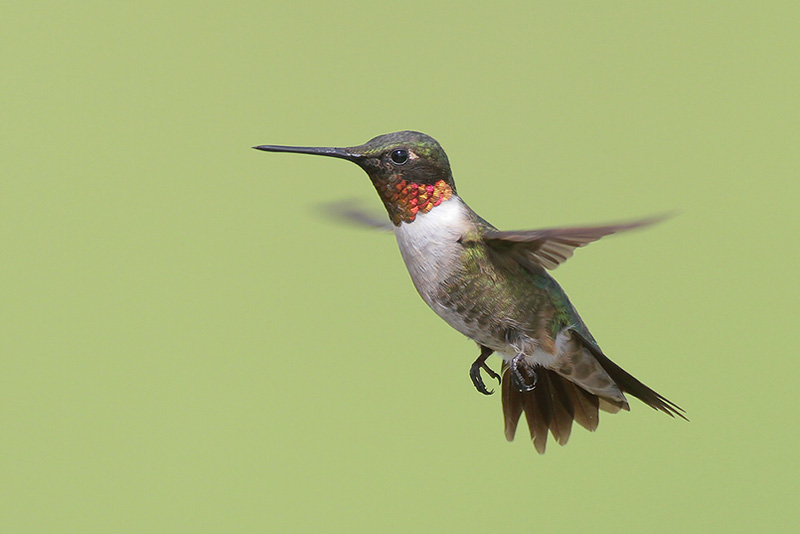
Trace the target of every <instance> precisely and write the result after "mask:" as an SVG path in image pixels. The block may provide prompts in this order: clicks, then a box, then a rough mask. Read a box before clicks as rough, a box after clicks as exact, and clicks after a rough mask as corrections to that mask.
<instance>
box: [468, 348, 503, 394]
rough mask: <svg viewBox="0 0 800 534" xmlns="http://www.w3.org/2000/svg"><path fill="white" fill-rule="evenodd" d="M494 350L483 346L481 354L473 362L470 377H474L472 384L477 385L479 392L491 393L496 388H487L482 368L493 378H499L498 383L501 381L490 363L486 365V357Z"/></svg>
mask: <svg viewBox="0 0 800 534" xmlns="http://www.w3.org/2000/svg"><path fill="white" fill-rule="evenodd" d="M493 352H494V351H493V350H492V349H489V348H487V347H483V346H482V347H481V355H480V356H478V359H477V360H475V361H474V362H473V363H472V367H470V369H469V377H470V378H471V379H472V384H473V385H474V386H475V389H477V390H478V391H479V392H481V393H483V394H484V395H491V394H492V393H494V390H491V391H489V390H488V389H486V385H485V384H484V383H483V378H482V377H481V369H483V370H484V371H486V374H488V375H489V376H491V377H492V378H495V379H497V383H498V384H499V383H500V375H499V374H497V373H495V372H494V371H493V370H492V369H491V368H490V367H489V366H488V365H486V358H488V357H489V356H491V355H492V353H493Z"/></svg>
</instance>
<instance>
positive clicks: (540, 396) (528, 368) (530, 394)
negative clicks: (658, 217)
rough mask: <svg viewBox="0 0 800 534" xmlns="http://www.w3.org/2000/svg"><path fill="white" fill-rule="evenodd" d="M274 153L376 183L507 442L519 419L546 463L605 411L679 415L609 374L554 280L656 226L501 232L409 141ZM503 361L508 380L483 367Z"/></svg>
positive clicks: (432, 149) (422, 284)
mask: <svg viewBox="0 0 800 534" xmlns="http://www.w3.org/2000/svg"><path fill="white" fill-rule="evenodd" d="M254 148H257V149H258V150H266V151H268V152H296V153H301V154H317V155H322V156H332V157H335V158H341V159H346V160H349V161H352V162H354V163H355V164H357V165H358V166H359V167H361V168H362V169H364V170H365V171H366V172H367V174H368V175H369V178H370V180H372V184H373V185H374V186H375V189H377V191H378V195H380V197H381V200H382V201H383V204H384V206H386V210H387V211H388V212H389V219H390V220H391V223H392V224H393V226H394V233H395V236H396V237H397V244H398V245H399V246H400V253H401V254H402V256H403V260H404V261H405V263H406V267H407V268H408V272H409V273H410V274H411V279H412V280H413V282H414V286H415V287H416V288H417V291H418V292H419V294H420V295H421V296H422V299H423V300H424V301H425V302H426V303H428V306H430V307H431V308H432V309H433V311H435V312H436V313H437V314H438V315H439V316H440V317H441V318H442V319H444V320H445V321H447V323H448V324H449V325H450V326H452V327H453V328H455V329H456V330H458V331H459V332H461V333H462V334H464V335H465V336H467V337H468V338H470V339H472V340H474V341H475V342H476V343H477V344H478V346H479V348H480V356H478V358H477V359H476V360H475V362H474V363H473V364H472V367H471V369H470V377H471V378H472V382H473V384H474V385H475V387H476V388H477V390H478V391H480V392H481V393H484V394H487V395H488V394H490V393H492V392H491V391H488V390H487V389H486V387H485V386H484V383H483V380H482V378H481V375H480V371H481V369H483V370H484V371H485V372H486V373H488V374H489V375H490V376H491V377H493V378H495V379H497V380H500V382H501V390H502V400H503V413H504V416H505V433H506V438H507V439H508V440H509V441H511V440H512V439H514V434H515V432H516V429H517V424H518V422H519V419H520V416H521V415H522V413H524V414H525V417H526V419H527V421H528V426H529V428H530V432H531V439H532V440H533V444H534V446H535V447H536V450H538V451H539V453H544V451H545V445H546V443H547V433H548V430H549V432H551V433H552V434H553V437H554V438H555V439H556V441H558V443H560V444H561V445H564V444H565V443H566V442H567V439H568V438H569V435H570V431H571V429H572V421H573V420H574V421H577V422H578V423H579V424H580V425H581V426H583V427H584V428H586V429H588V430H594V429H595V428H597V423H598V409H602V410H604V411H607V412H611V413H616V412H618V411H619V410H620V409H623V410H629V409H630V408H629V406H628V400H627V399H626V398H625V393H630V394H631V395H633V396H634V397H637V398H639V399H641V400H642V401H643V402H644V403H645V404H648V405H649V406H651V407H653V408H655V409H656V410H661V411H662V412H665V413H667V414H669V415H671V416H674V415H678V416H679V417H682V418H684V419H685V417H684V416H683V414H682V412H683V410H682V409H681V408H680V407H679V406H677V405H676V404H673V403H672V402H670V401H669V400H667V399H666V398H664V397H662V396H661V395H659V394H658V393H656V392H655V391H653V390H652V389H650V388H649V387H647V386H645V385H644V384H642V383H641V382H639V381H638V380H637V379H636V378H634V377H633V376H631V375H630V374H629V373H627V372H626V371H624V370H623V369H622V368H621V367H619V366H618V365H617V364H615V363H614V362H612V361H611V360H610V359H609V358H608V357H607V356H606V355H605V354H604V353H603V351H602V350H600V347H599V346H598V345H597V342H596V341H595V340H594V338H593V337H592V335H591V334H590V333H589V329H588V328H587V327H586V325H585V324H584V323H583V321H582V320H581V318H580V316H579V315H578V312H577V311H576V310H575V308H574V307H573V306H572V304H571V303H570V301H569V299H568V298H567V295H566V293H565V292H564V290H563V289H561V286H559V285H558V284H557V283H556V281H555V280H554V279H553V278H552V277H551V276H550V275H549V274H548V273H547V270H548V269H555V268H556V267H557V266H558V265H559V264H560V263H562V262H564V261H565V260H566V259H567V258H569V257H570V256H571V255H572V252H573V250H574V249H575V248H577V247H582V246H584V245H586V244H588V243H591V242H592V241H596V240H598V239H600V238H601V237H603V236H606V235H609V234H613V233H615V232H619V231H622V230H629V229H632V228H637V227H641V226H644V225H647V224H650V223H652V222H654V221H655V219H649V220H640V221H636V222H631V223H628V224H618V225H606V226H591V227H579V228H550V229H545V230H527V231H518V232H501V231H499V230H497V229H496V228H495V227H494V226H492V225H491V224H489V223H488V222H486V221H485V220H484V219H482V218H481V217H480V216H478V214H476V213H475V212H474V211H472V209H470V207H469V206H467V204H466V203H465V202H464V201H463V200H461V198H460V197H459V196H458V194H457V193H456V186H455V183H454V182H453V175H452V173H451V172H450V163H449V162H448V160H447V155H446V154H445V153H444V150H442V147H441V146H439V143H438V142H436V140H435V139H433V138H432V137H429V136H427V135H425V134H423V133H419V132H412V131H403V132H395V133H390V134H385V135H380V136H378V137H376V138H374V139H372V140H370V141H368V142H367V143H365V144H363V145H360V146H354V147H350V148H319V147H295V146H275V145H261V146H256V147H254ZM495 352H496V353H498V354H499V355H500V356H501V357H502V359H503V362H502V370H501V372H502V375H503V378H502V380H501V379H500V376H499V375H498V374H497V373H495V372H494V371H493V370H492V369H491V368H490V367H489V366H488V365H487V364H486V360H487V358H488V357H489V356H490V355H491V354H493V353H495Z"/></svg>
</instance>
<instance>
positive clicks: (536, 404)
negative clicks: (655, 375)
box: [501, 351, 688, 454]
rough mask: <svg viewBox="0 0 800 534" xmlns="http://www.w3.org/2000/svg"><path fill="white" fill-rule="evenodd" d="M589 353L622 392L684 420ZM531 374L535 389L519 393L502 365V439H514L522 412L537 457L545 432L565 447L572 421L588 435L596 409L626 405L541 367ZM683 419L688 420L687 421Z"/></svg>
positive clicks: (613, 366) (674, 409)
mask: <svg viewBox="0 0 800 534" xmlns="http://www.w3.org/2000/svg"><path fill="white" fill-rule="evenodd" d="M592 352H593V354H594V356H595V357H596V358H597V361H598V362H599V363H600V365H601V366H602V367H603V369H604V370H605V371H606V372H607V373H608V374H609V376H610V377H611V378H612V379H613V380H614V382H616V383H617V385H618V386H619V388H620V389H621V390H622V391H623V392H625V393H630V394H631V395H633V396H634V397H636V398H638V399H640V400H641V401H643V402H644V403H645V404H647V405H649V406H651V407H652V408H654V409H656V410H660V411H662V412H664V413H667V414H669V415H670V416H673V417H674V416H676V415H677V416H678V417H680V418H682V419H686V417H685V416H684V415H683V410H682V409H681V408H680V407H679V406H678V405H676V404H674V403H672V402H670V401H669V400H667V399H665V398H664V397H662V396H661V395H659V394H658V393H656V392H655V391H653V390H652V389H650V388H648V387H647V386H645V385H644V384H642V383H641V382H639V381H638V380H637V379H636V378H634V377H633V376H632V375H630V374H629V373H628V372H626V371H625V370H623V369H622V368H621V367H620V366H618V365H617V364H615V363H614V362H612V361H611V360H609V359H608V358H607V357H606V356H605V355H604V354H602V353H597V352H596V351H592ZM520 371H521V372H522V374H523V375H526V376H525V378H526V379H529V380H526V381H527V382H530V380H532V377H530V376H527V374H528V373H526V369H525V367H524V366H523V367H522V368H521V369H520ZM535 371H536V387H535V388H534V390H533V391H530V392H525V393H523V392H520V391H519V390H517V388H516V387H514V385H513V383H512V381H511V377H510V376H509V370H508V365H507V364H506V363H505V362H503V371H502V375H503V379H502V386H501V387H502V397H503V415H504V416H505V428H506V439H508V441H511V440H513V439H514V434H515V433H516V431H517V425H518V424H519V420H520V417H521V416H522V414H523V413H524V414H525V419H526V420H527V421H528V428H529V429H530V433H531V440H532V441H533V446H534V447H536V450H537V451H538V452H539V454H544V452H545V448H546V447H547V434H548V432H549V433H551V434H553V438H555V440H556V441H557V442H558V444H559V445H565V444H566V443H567V441H568V440H569V435H570V432H571V431H572V422H573V421H576V422H577V423H578V424H579V425H581V426H582V427H583V428H585V429H586V430H589V431H590V432H592V431H594V430H595V429H596V428H597V424H598V422H599V417H598V411H599V410H600V409H603V410H604V411H607V412H611V413H616V412H617V411H619V410H620V409H621V408H622V409H627V404H621V403H618V402H614V401H613V400H609V399H601V398H600V397H598V396H597V395H594V394H592V393H589V392H588V391H586V390H584V389H583V388H581V387H580V386H578V385H576V384H574V383H573V382H571V381H570V380H568V379H566V378H564V377H562V376H561V375H559V374H558V373H556V372H555V371H551V370H550V369H545V368H543V367H537V368H536V369H535ZM686 420H687V421H688V419H686Z"/></svg>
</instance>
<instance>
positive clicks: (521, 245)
mask: <svg viewBox="0 0 800 534" xmlns="http://www.w3.org/2000/svg"><path fill="white" fill-rule="evenodd" d="M664 218H665V217H664V216H660V217H651V218H649V219H641V220H638V221H632V222H629V223H623V224H610V225H605V226H583V227H572V228H546V229H543V230H519V231H510V232H501V231H499V230H494V229H492V230H488V231H486V233H484V234H483V240H484V241H485V242H486V244H487V245H488V246H490V247H492V248H493V249H495V250H498V251H503V252H517V253H521V254H522V255H523V256H524V257H526V258H527V259H528V260H532V261H534V262H535V263H537V264H539V265H541V266H542V267H544V268H545V269H550V270H552V269H555V268H556V267H558V266H559V265H560V264H561V263H563V262H565V261H567V259H569V258H570V257H571V256H572V253H573V252H574V251H575V249H576V248H578V247H583V246H586V245H588V244H589V243H591V242H593V241H597V240H598V239H600V238H601V237H604V236H607V235H610V234H614V233H616V232H623V231H625V230H633V229H634V228H641V227H643V226H648V225H651V224H654V223H657V222H659V221H661V220H663V219H664Z"/></svg>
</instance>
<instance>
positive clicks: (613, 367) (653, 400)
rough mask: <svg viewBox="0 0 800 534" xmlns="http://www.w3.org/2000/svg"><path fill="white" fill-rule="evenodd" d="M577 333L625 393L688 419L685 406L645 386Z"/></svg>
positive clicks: (654, 407)
mask: <svg viewBox="0 0 800 534" xmlns="http://www.w3.org/2000/svg"><path fill="white" fill-rule="evenodd" d="M575 334H577V335H578V337H579V339H580V340H581V341H582V342H583V344H584V346H585V347H586V348H587V349H589V351H590V352H591V353H592V356H594V357H595V359H596V360H597V363H599V364H600V367H602V368H603V370H604V371H605V372H606V373H608V376H610V377H611V379H612V380H613V381H614V382H616V384H617V386H618V387H619V388H620V389H621V390H622V391H623V392H624V393H630V394H631V395H633V396H634V397H636V398H637V399H639V400H640V401H642V402H643V403H645V404H647V405H648V406H650V407H651V408H653V409H654V410H659V411H662V412H664V413H665V414H667V415H669V416H671V417H675V416H676V415H677V416H678V417H680V418H681V419H684V420H686V421H688V419H687V418H686V416H685V415H683V414H684V413H686V412H685V411H684V409H683V408H681V407H680V406H678V405H677V404H675V403H674V402H672V401H670V400H668V399H667V398H665V397H662V396H661V395H660V394H659V393H656V392H655V391H653V390H652V389H650V388H649V387H647V386H645V385H644V384H642V382H640V381H639V380H638V379H637V378H635V377H634V376H633V375H632V374H630V373H629V372H627V371H626V370H625V369H623V368H622V367H620V366H619V365H617V364H616V363H614V362H612V361H611V360H610V359H609V358H608V356H606V355H605V354H603V352H602V351H601V350H600V349H599V347H598V346H597V345H596V344H595V343H592V342H591V341H589V340H587V339H585V338H584V337H583V336H582V335H581V334H580V333H578V332H575ZM617 411H619V410H617Z"/></svg>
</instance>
